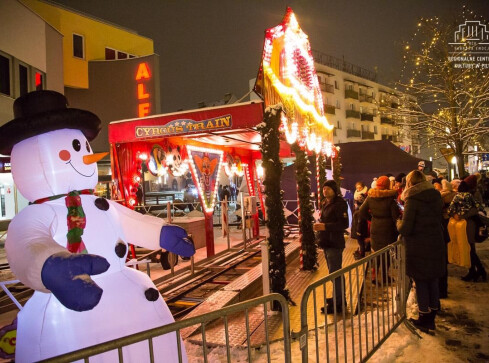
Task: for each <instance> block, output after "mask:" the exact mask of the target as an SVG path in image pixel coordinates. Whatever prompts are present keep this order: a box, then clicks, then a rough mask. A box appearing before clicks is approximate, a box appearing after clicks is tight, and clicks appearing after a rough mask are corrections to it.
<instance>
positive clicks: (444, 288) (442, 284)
mask: <svg viewBox="0 0 489 363" xmlns="http://www.w3.org/2000/svg"><path fill="white" fill-rule="evenodd" d="M456 194H457V192H454V191H453V188H452V184H451V183H450V182H449V181H448V180H446V179H442V180H441V190H440V195H441V200H442V201H443V208H442V216H443V219H442V226H443V239H444V240H445V245H446V244H447V243H449V242H450V235H449V234H448V222H449V221H450V216H449V215H448V208H449V207H450V203H451V202H452V200H453V198H454V197H455V195H456ZM445 253H446V259H447V264H448V251H447V249H446V248H445ZM438 286H439V290H440V299H445V298H447V297H448V268H447V267H445V273H444V274H443V276H442V277H440V279H439V285H438Z"/></svg>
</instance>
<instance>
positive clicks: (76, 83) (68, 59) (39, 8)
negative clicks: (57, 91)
mask: <svg viewBox="0 0 489 363" xmlns="http://www.w3.org/2000/svg"><path fill="white" fill-rule="evenodd" d="M21 1H22V2H23V3H24V4H25V5H27V6H28V7H29V8H30V9H32V10H33V11H34V12H35V13H37V14H39V16H41V17H42V18H43V19H44V20H46V21H47V22H48V23H49V24H51V25H52V26H53V27H54V28H56V29H57V30H58V31H59V32H60V33H61V34H63V36H64V37H63V62H64V84H65V86H66V87H73V88H85V89H87V88H88V87H89V84H88V61H93V60H104V59H105V48H106V47H107V48H113V49H116V50H119V51H122V52H125V53H128V54H133V55H135V56H145V55H150V54H153V53H154V46H153V40H151V39H149V38H146V37H143V36H141V35H138V34H136V33H135V32H131V31H129V30H126V29H123V28H119V27H117V26H115V25H111V24H109V23H105V22H103V21H102V20H96V19H94V18H90V17H89V16H87V15H83V14H80V13H76V12H72V11H69V10H66V9H64V8H62V7H57V6H55V5H52V4H48V3H45V2H42V1H39V0H21ZM73 34H78V35H82V36H83V37H84V52H85V54H84V57H85V59H80V58H76V57H73Z"/></svg>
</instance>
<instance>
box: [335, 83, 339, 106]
mask: <svg viewBox="0 0 489 363" xmlns="http://www.w3.org/2000/svg"><path fill="white" fill-rule="evenodd" d="M334 88H336V89H340V87H339V86H338V81H334ZM338 108H339V107H338Z"/></svg>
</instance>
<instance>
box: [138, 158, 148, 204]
mask: <svg viewBox="0 0 489 363" xmlns="http://www.w3.org/2000/svg"><path fill="white" fill-rule="evenodd" d="M138 158H139V160H141V188H142V192H143V198H142V199H143V200H142V202H143V206H144V205H146V188H145V186H144V173H145V172H147V171H148V166H147V165H146V160H148V154H146V153H140V154H139V155H138Z"/></svg>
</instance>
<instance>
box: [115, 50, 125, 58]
mask: <svg viewBox="0 0 489 363" xmlns="http://www.w3.org/2000/svg"><path fill="white" fill-rule="evenodd" d="M117 59H127V53H124V52H119V51H117Z"/></svg>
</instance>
